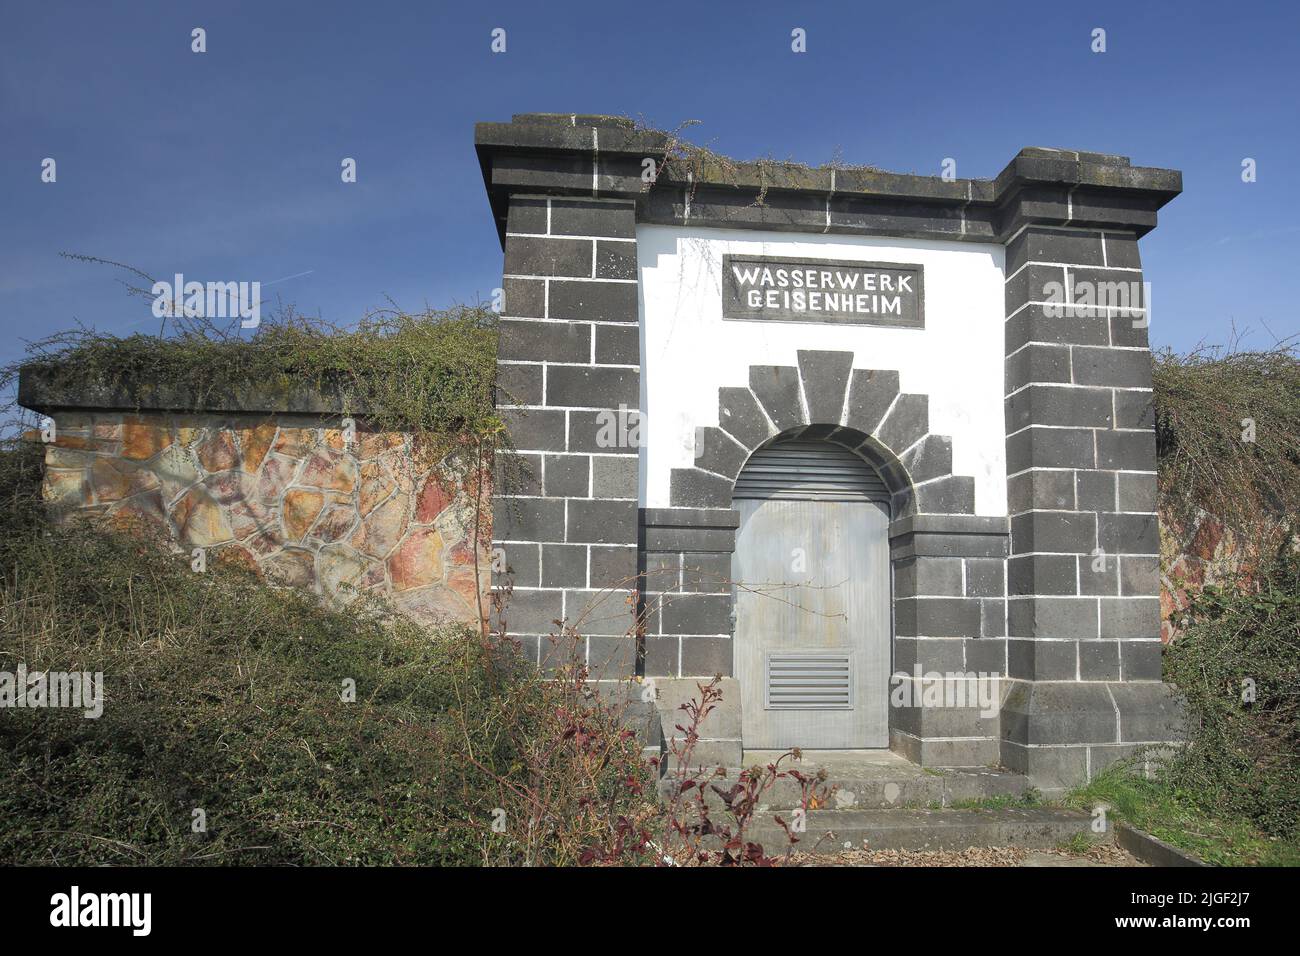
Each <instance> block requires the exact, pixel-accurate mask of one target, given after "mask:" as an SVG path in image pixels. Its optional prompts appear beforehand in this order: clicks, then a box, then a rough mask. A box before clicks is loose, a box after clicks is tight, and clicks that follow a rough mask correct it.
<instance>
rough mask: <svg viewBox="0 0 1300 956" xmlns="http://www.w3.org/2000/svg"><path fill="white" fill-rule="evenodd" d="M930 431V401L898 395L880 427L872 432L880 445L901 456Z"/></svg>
mask: <svg viewBox="0 0 1300 956" xmlns="http://www.w3.org/2000/svg"><path fill="white" fill-rule="evenodd" d="M929 431H930V399H929V397H928V396H926V395H899V396H898V398H897V399H896V400H895V401H894V404H893V405H892V406H891V407H890V409H889V412H888V414H886V415H885V419H884V421H882V422H881V423H880V427H879V428H877V429H876V430H875V431H873V432H872V435H874V436H875V437H876V439H877V441H879V442H880V443H881V444H882V445H884V446H885V447H886V448H888V449H889V450H890V451H892V452H893V453H894V454H895V455H897V456H901V455H902V454H903V453H904V452H906V451H907V450H908V449H909V448H911V447H912V446H913V445H915V444H916V443H917V442H918V441H920V440H921V439H922V438H924V437H925V435H926V433H927V432H929Z"/></svg>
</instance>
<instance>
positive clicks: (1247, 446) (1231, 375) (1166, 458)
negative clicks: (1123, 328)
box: [1152, 344, 1300, 540]
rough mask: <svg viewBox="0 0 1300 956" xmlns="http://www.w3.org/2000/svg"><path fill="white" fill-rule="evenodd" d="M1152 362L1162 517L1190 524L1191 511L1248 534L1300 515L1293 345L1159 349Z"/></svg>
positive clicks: (1299, 420) (1297, 374)
mask: <svg viewBox="0 0 1300 956" xmlns="http://www.w3.org/2000/svg"><path fill="white" fill-rule="evenodd" d="M1153 358H1154V361H1153V365H1152V384H1153V387H1154V394H1153V400H1154V405H1155V424H1156V449H1157V453H1158V455H1159V461H1160V467H1159V479H1158V480H1159V487H1160V507H1161V513H1162V515H1165V516H1167V517H1170V518H1173V519H1174V520H1175V521H1177V522H1179V523H1180V524H1183V525H1187V526H1190V524H1191V520H1192V519H1193V518H1194V517H1195V516H1196V513H1197V512H1198V510H1204V511H1208V512H1209V513H1210V514H1212V515H1215V516H1216V517H1217V518H1219V519H1220V520H1222V521H1224V522H1225V523H1226V524H1227V525H1228V526H1229V527H1231V528H1233V530H1235V531H1238V532H1242V533H1243V535H1244V536H1245V537H1246V538H1247V539H1248V540H1249V539H1250V538H1252V537H1257V536H1260V535H1261V533H1262V532H1261V528H1262V527H1266V526H1276V525H1277V522H1278V520H1279V519H1282V520H1283V521H1290V522H1294V520H1295V516H1296V515H1297V514H1300V360H1298V359H1297V356H1296V351H1295V347H1294V345H1290V344H1284V345H1280V346H1278V347H1277V348H1274V349H1271V350H1267V351H1245V350H1241V351H1238V350H1233V349H1226V350H1225V349H1199V350H1196V351H1194V352H1191V353H1189V354H1186V355H1178V354H1175V353H1174V352H1172V351H1170V350H1168V349H1166V350H1165V351H1163V352H1158V353H1156V354H1155V355H1154V357H1153ZM1252 430H1253V433H1254V434H1253V438H1252V436H1251V435H1250V432H1251V431H1252ZM1265 536H1266V537H1268V535H1265Z"/></svg>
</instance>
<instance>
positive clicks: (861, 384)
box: [843, 369, 899, 435]
mask: <svg viewBox="0 0 1300 956" xmlns="http://www.w3.org/2000/svg"><path fill="white" fill-rule="evenodd" d="M898 391H899V386H898V373H897V372H895V371H889V370H885V371H876V370H869V369H856V370H855V371H854V372H853V374H852V375H851V376H850V378H849V400H848V403H847V404H846V405H845V409H844V419H843V421H844V424H845V425H848V426H849V427H850V428H856V429H857V430H858V431H860V432H862V433H863V434H866V435H873V434H875V431H876V428H877V427H878V426H879V425H880V420H881V419H882V418H884V417H885V412H887V411H889V407H890V406H891V405H892V404H894V399H895V398H896V397H897V396H898Z"/></svg>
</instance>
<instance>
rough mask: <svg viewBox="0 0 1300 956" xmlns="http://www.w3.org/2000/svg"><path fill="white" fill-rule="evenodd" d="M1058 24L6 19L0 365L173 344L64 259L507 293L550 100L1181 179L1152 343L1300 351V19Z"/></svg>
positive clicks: (779, 11)
mask: <svg viewBox="0 0 1300 956" xmlns="http://www.w3.org/2000/svg"><path fill="white" fill-rule="evenodd" d="M1055 6H1057V5H1052V4H1046V3H1032V4H1029V3H1026V4H1006V3H1004V4H994V3H986V4H980V3H974V2H962V3H936V2H930V3H925V4H883V3H866V2H844V3H829V2H826V3H815V4H794V3H789V2H787V3H763V2H745V3H698V4H692V5H688V6H686V7H682V6H680V5H672V4H669V5H663V4H649V5H646V4H621V3H610V2H600V3H537V2H531V3H519V4H513V3H492V2H479V3H474V4H464V5H457V4H447V3H439V4H433V3H417V2H412V0H408V2H404V3H396V2H393V3H390V2H373V0H371V2H364V3H359V2H358V3H351V2H350V3H338V2H301V3H288V2H275V3H268V2H260V3H241V2H229V0H222V2H175V0H167V2H155V0H147V2H131V3H123V2H117V3H110V2H105V3H99V2H94V3H92V2H82V3H65V2H59V0H43V2H41V3H26V4H17V3H14V4H9V5H7V6H6V7H5V8H4V11H3V13H2V14H0V361H3V362H8V361H12V360H13V359H14V358H16V357H18V356H19V355H20V354H21V350H22V343H23V340H25V339H33V338H39V337H42V336H44V335H47V334H49V333H52V332H54V331H57V330H59V329H61V328H66V327H68V326H70V325H72V324H74V323H75V322H77V321H80V322H83V323H86V324H89V325H93V326H95V327H97V328H100V329H102V330H105V331H109V332H121V333H129V332H133V331H153V330H154V328H155V324H154V323H155V320H154V319H153V318H152V316H151V315H150V314H149V309H148V303H147V302H145V301H144V300H141V299H135V298H131V297H128V296H127V295H126V294H125V292H124V291H123V289H122V287H121V285H120V284H119V282H118V279H119V278H120V276H119V275H118V274H117V273H116V272H115V271H114V270H111V269H109V268H107V267H104V266H96V265H88V264H83V263H78V262H72V261H68V260H66V259H62V258H60V256H59V253H60V252H63V251H67V252H75V253H82V254H88V255H95V256H101V257H105V258H109V259H115V260H119V261H123V262H127V263H130V264H132V265H135V266H138V267H139V268H141V269H143V270H145V271H147V272H149V273H151V274H153V275H156V276H170V275H172V274H173V273H175V272H182V273H184V274H185V275H186V277H187V278H190V279H198V280H200V281H205V280H218V281H229V280H240V279H244V280H251V279H259V280H261V281H262V282H263V283H264V287H263V294H264V297H267V298H271V297H273V296H279V297H280V298H281V299H282V300H283V301H285V302H289V303H293V304H295V305H296V306H297V307H298V308H299V309H300V310H302V311H306V312H309V313H312V314H320V315H322V316H324V317H325V318H327V319H330V320H332V321H336V322H340V323H346V322H350V321H352V320H354V319H356V318H357V317H358V316H360V315H361V314H362V313H363V312H364V311H365V310H366V309H368V308H371V307H374V306H378V305H382V304H383V303H384V300H385V297H387V296H391V297H392V298H394V299H395V300H396V301H397V302H398V303H399V304H401V305H402V306H404V307H406V308H410V309H414V308H420V307H422V306H423V305H424V304H425V303H428V304H430V305H433V306H442V305H446V304H449V303H452V302H455V301H461V302H467V301H469V302H472V301H474V300H475V299H477V298H488V297H489V296H490V295H491V290H492V289H493V288H494V287H495V286H497V285H499V284H500V272H501V252H500V247H499V245H498V243H497V239H496V234H495V231H494V229H493V225H492V221H491V218H490V215H489V211H488V205H487V199H486V197H485V194H484V191H483V186H482V179H481V176H480V173H479V168H478V164H477V160H476V158H475V155H474V150H473V124H474V123H475V122H476V121H480V120H507V119H509V117H510V115H511V114H512V113H517V112H529V111H557V112H570V111H576V112H589V113H621V114H628V115H632V116H636V117H640V118H642V119H644V120H646V121H649V122H651V123H654V124H656V125H659V126H662V127H670V128H671V127H676V126H677V125H678V124H679V123H681V122H682V121H685V120H700V121H701V124H700V125H699V126H698V127H696V128H695V129H694V130H693V131H692V133H693V138H694V139H695V140H696V141H697V142H701V143H705V144H707V145H710V146H711V147H713V148H715V149H718V150H720V151H722V152H726V153H729V154H731V155H734V156H737V157H741V158H754V157H756V156H763V155H770V156H773V157H775V158H778V159H786V158H790V159H795V160H799V161H804V162H808V163H812V164H817V163H821V162H825V161H827V160H829V159H831V158H833V157H834V156H835V155H836V154H837V153H838V154H839V155H840V156H841V157H842V159H843V160H844V161H845V162H848V163H869V164H872V165H876V166H881V167H884V168H886V169H891V170H898V171H905V172H918V173H927V174H937V173H938V172H939V167H940V163H941V162H942V161H943V159H944V158H945V157H953V158H955V159H956V160H957V173H958V175H959V176H977V177H989V176H993V175H996V173H997V172H998V171H999V170H1000V169H1001V168H1002V167H1003V166H1004V165H1005V164H1006V162H1007V161H1008V160H1009V159H1010V158H1011V157H1012V156H1013V155H1014V154H1015V152H1016V151H1017V150H1018V149H1019V148H1021V147H1022V146H1028V145H1039V146H1060V147H1065V148H1073V149H1088V150H1099V151H1106V152H1119V153H1123V154H1126V155H1129V156H1131V157H1132V158H1133V162H1134V163H1135V164H1137V165H1148V166H1166V167H1173V168H1177V169H1181V170H1183V173H1184V190H1185V191H1184V194H1183V195H1182V196H1181V197H1179V198H1178V199H1176V200H1175V201H1174V202H1173V203H1172V204H1171V205H1170V206H1168V207H1166V209H1165V211H1164V212H1162V214H1161V217H1160V226H1159V228H1157V229H1156V231H1155V232H1154V233H1152V234H1151V235H1150V236H1149V237H1148V238H1147V239H1145V240H1144V241H1143V259H1144V265H1145V267H1146V278H1147V280H1148V281H1150V282H1151V283H1152V284H1153V302H1154V309H1153V322H1152V329H1151V334H1152V340H1153V342H1154V343H1155V344H1156V345H1170V346H1173V347H1174V348H1177V349H1187V348H1190V347H1192V346H1194V345H1195V344H1197V343H1198V342H1201V341H1207V342H1212V343H1217V342H1223V341H1225V340H1226V339H1227V338H1228V337H1229V335H1230V328H1231V325H1232V323H1234V322H1235V323H1236V324H1237V326H1238V328H1239V329H1240V328H1250V329H1253V330H1254V334H1253V335H1251V336H1250V337H1248V338H1247V339H1246V343H1247V344H1253V345H1268V344H1271V343H1272V342H1273V340H1274V336H1276V337H1280V338H1285V337H1286V336H1289V335H1295V334H1296V333H1297V332H1300V319H1297V311H1296V306H1295V301H1294V300H1295V296H1294V295H1293V294H1292V293H1291V292H1289V291H1288V289H1289V286H1288V283H1289V282H1290V281H1291V279H1292V278H1293V277H1294V275H1295V274H1296V270H1297V255H1296V248H1297V245H1300V218H1297V211H1298V209H1297V207H1298V206H1300V203H1297V200H1296V195H1297V187H1296V185H1295V179H1294V170H1293V164H1294V162H1295V161H1296V157H1297V156H1298V155H1300V122H1297V120H1298V117H1297V103H1298V102H1300V100H1298V97H1297V93H1298V92H1300V89H1298V87H1300V79H1298V78H1300V68H1298V67H1297V64H1298V63H1300V39H1298V37H1300V12H1298V11H1300V4H1294V3H1285V4H1282V3H1279V4H1268V3H1250V4H1240V3H1238V4H1226V3H1225V4H1210V5H1203V4H1196V3H1181V4H1157V3H1135V2H1128V3H1113V4H1112V3H1089V4H1086V5H1084V4H1068V5H1059V7H1060V8H1059V9H1053V7H1055ZM196 26H201V27H203V28H205V29H206V31H207V43H208V50H207V52H206V53H204V54H195V53H192V52H191V51H190V31H191V29H193V28H194V27H196ZM495 27H503V28H505V29H506V31H507V52H506V53H505V54H493V53H491V52H490V50H489V43H490V33H491V31H492V29H493V28H495ZM794 27H803V28H804V29H805V30H806V31H807V36H808V52H807V53H806V54H803V55H796V54H793V53H791V52H790V31H791V29H792V28H794ZM1094 27H1102V28H1104V29H1105V30H1106V31H1107V51H1106V52H1105V53H1104V54H1094V53H1092V52H1091V50H1090V43H1091V37H1090V34H1091V31H1092V30H1093V28H1094ZM345 156H351V157H355V158H356V160H357V164H358V182H357V183H356V184H354V185H344V184H343V183H341V181H340V177H339V164H340V160H341V159H342V158H343V157H345ZM45 157H54V158H55V159H56V160H57V163H58V166H57V171H58V181H57V182H56V183H54V184H47V183H42V182H41V181H40V167H41V161H42V160H43V159H44V158H45ZM1244 157H1252V158H1254V159H1255V160H1256V161H1257V164H1258V181H1257V182H1255V183H1252V184H1245V183H1243V182H1242V181H1241V162H1242V159H1243V158H1244ZM302 273H308V274H306V275H302ZM285 277H294V278H285ZM280 279H283V280H284V281H279V282H277V283H276V284H275V285H271V286H267V285H265V284H266V283H269V282H272V281H274V280H280ZM1267 330H1271V332H1270V331H1267Z"/></svg>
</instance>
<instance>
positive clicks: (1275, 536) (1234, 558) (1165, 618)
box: [1160, 508, 1300, 644]
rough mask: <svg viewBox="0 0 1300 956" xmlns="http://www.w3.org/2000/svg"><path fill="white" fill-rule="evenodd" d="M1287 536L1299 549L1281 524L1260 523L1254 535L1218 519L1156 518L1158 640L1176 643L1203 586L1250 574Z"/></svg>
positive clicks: (1201, 515) (1165, 514)
mask: <svg viewBox="0 0 1300 956" xmlns="http://www.w3.org/2000/svg"><path fill="white" fill-rule="evenodd" d="M1288 536H1290V538H1291V546H1292V547H1294V548H1298V549H1300V536H1297V535H1295V534H1293V533H1292V532H1290V531H1288V530H1287V526H1285V525H1284V524H1282V523H1281V522H1276V521H1271V520H1268V519H1262V520H1261V521H1260V522H1259V524H1258V527H1257V528H1256V530H1255V533H1254V534H1253V535H1245V536H1243V535H1241V534H1237V533H1234V532H1233V530H1232V529H1231V528H1229V527H1228V526H1227V525H1225V524H1224V523H1223V521H1221V520H1220V519H1219V518H1218V517H1216V516H1215V515H1212V514H1210V513H1209V512H1206V511H1200V512H1198V513H1197V515H1196V517H1195V518H1193V519H1192V520H1191V521H1188V522H1179V521H1178V520H1177V519H1176V518H1174V516H1173V514H1172V512H1171V510H1170V509H1168V508H1165V509H1163V510H1162V512H1161V514H1160V640H1162V641H1163V642H1165V643H1166V644H1168V643H1169V642H1170V641H1171V640H1174V639H1175V638H1177V637H1178V635H1179V633H1180V629H1179V627H1178V619H1179V617H1180V615H1181V614H1182V612H1183V610H1184V609H1186V607H1187V606H1188V605H1189V604H1190V603H1191V601H1192V598H1193V597H1194V596H1195V595H1196V592H1198V591H1200V589H1201V588H1203V587H1205V586H1206V585H1207V584H1218V583H1224V582H1227V581H1229V580H1232V579H1233V578H1236V577H1238V576H1239V575H1242V574H1249V572H1250V570H1251V568H1252V567H1253V566H1254V565H1255V562H1256V560H1257V558H1258V557H1259V556H1260V555H1261V554H1267V553H1271V552H1274V551H1275V549H1276V548H1277V547H1279V546H1280V545H1281V544H1282V543H1283V542H1284V541H1285V540H1286V539H1287V537H1288Z"/></svg>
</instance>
